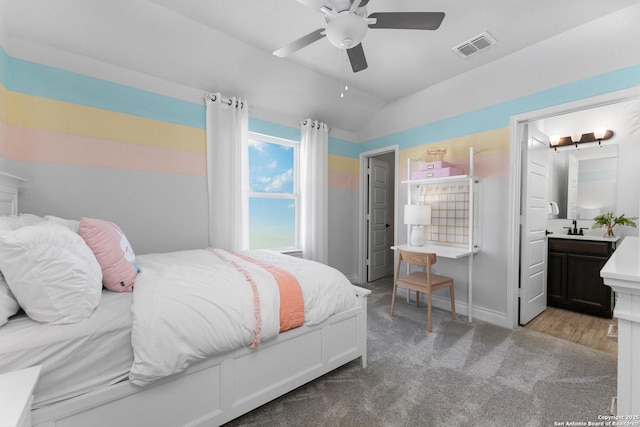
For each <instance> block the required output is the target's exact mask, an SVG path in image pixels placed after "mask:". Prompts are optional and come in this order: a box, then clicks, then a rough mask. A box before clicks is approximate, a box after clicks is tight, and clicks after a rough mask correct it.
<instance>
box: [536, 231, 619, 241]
mask: <svg viewBox="0 0 640 427" xmlns="http://www.w3.org/2000/svg"><path fill="white" fill-rule="evenodd" d="M547 237H549V238H550V239H569V240H592V241H596V242H614V243H615V242H617V241H618V240H620V236H614V237H604V236H600V235H597V234H596V235H584V236H581V235H575V234H558V233H552V234H549V236H547Z"/></svg>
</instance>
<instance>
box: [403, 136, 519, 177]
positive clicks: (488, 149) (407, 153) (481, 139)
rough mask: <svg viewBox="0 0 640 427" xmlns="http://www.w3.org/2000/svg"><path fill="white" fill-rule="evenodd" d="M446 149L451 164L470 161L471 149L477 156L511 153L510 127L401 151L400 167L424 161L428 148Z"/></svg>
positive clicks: (447, 159)
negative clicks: (409, 160) (412, 161)
mask: <svg viewBox="0 0 640 427" xmlns="http://www.w3.org/2000/svg"><path fill="white" fill-rule="evenodd" d="M434 147H438V148H446V149H447V154H446V156H445V158H444V160H446V161H448V162H451V163H464V162H467V163H468V160H469V148H470V147H473V148H475V149H476V150H477V153H476V156H483V155H488V154H497V153H508V152H509V127H506V128H499V129H493V130H489V131H485V132H479V133H475V134H473V135H465V136H461V137H457V138H452V139H446V140H442V141H438V142H436V143H434V144H427V145H421V146H418V147H412V148H408V149H405V150H400V156H399V161H400V167H405V168H406V165H407V159H409V158H411V159H422V158H424V157H425V155H426V154H427V148H434Z"/></svg>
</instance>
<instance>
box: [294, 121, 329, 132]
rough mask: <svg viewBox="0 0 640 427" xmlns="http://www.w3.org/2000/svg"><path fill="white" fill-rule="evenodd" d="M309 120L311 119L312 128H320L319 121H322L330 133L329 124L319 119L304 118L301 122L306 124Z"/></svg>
mask: <svg viewBox="0 0 640 427" xmlns="http://www.w3.org/2000/svg"><path fill="white" fill-rule="evenodd" d="M309 120H311V127H312V128H315V127H317V128H320V123H322V124H323V125H325V126H326V127H327V132H329V133H331V126H329V125H328V124H326V123H323V122H321V121H319V120H312V119H304V120H302V121H301V123H302V124H303V125H306V124H307V122H308V121H309Z"/></svg>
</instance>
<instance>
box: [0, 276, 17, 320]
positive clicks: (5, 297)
mask: <svg viewBox="0 0 640 427" xmlns="http://www.w3.org/2000/svg"><path fill="white" fill-rule="evenodd" d="M18 310H20V306H19V305H18V301H16V298H15V297H14V296H13V294H12V293H11V290H10V289H9V285H7V282H5V280H4V276H2V273H0V326H2V325H4V324H5V323H7V322H8V321H9V317H11V316H13V315H14V314H16V313H17V312H18Z"/></svg>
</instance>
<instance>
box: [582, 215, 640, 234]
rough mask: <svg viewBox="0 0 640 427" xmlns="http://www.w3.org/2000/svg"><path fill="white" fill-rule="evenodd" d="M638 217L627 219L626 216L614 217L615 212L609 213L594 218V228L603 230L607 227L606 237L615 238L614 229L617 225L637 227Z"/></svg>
mask: <svg viewBox="0 0 640 427" xmlns="http://www.w3.org/2000/svg"><path fill="white" fill-rule="evenodd" d="M636 219H638V217H632V218H627V217H625V216H624V214H622V215H620V216H617V217H614V216H613V212H607V213H605V214H600V215H598V216H597V217H595V218H593V221H594V223H593V227H592V228H602V227H605V233H604V236H605V237H613V236H614V234H613V227H614V226H615V225H625V226H627V227H635V226H636V223H635V220H636Z"/></svg>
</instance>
